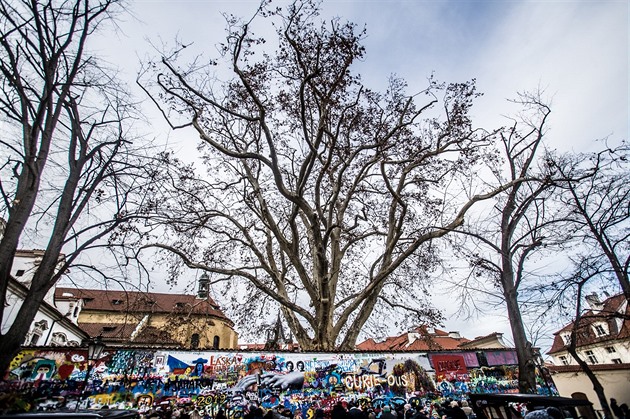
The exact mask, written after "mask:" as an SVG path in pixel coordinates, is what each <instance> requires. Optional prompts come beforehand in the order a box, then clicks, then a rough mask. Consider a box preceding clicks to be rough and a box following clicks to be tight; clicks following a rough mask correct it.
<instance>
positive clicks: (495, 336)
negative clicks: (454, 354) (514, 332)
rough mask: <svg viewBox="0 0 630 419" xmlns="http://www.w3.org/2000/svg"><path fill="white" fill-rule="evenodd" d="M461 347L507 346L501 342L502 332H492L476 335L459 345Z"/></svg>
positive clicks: (498, 347)
mask: <svg viewBox="0 0 630 419" xmlns="http://www.w3.org/2000/svg"><path fill="white" fill-rule="evenodd" d="M459 347H460V348H462V349H502V348H507V347H508V346H507V345H506V344H505V342H503V333H499V332H494V333H490V334H489V335H485V336H477V337H476V338H474V339H473V340H471V341H469V342H464V343H461V344H460V345H459Z"/></svg>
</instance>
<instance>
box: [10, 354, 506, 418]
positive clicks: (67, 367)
mask: <svg viewBox="0 0 630 419" xmlns="http://www.w3.org/2000/svg"><path fill="white" fill-rule="evenodd" d="M86 358H87V353H86V351H85V350H84V349H76V348H73V349H69V350H64V349H62V348H54V349H41V350H35V349H28V350H24V351H22V352H21V353H20V354H19V355H18V356H17V357H16V358H15V359H14V360H13V362H12V363H11V367H10V369H9V371H8V372H7V373H6V375H5V377H4V378H5V379H4V380H3V381H2V382H1V383H0V409H1V408H2V407H3V406H2V405H3V404H4V405H6V404H8V403H9V404H10V403H13V404H17V405H19V404H20V403H21V404H22V405H28V406H24V410H28V409H29V408H34V407H36V406H39V405H41V404H42V403H48V404H51V403H52V404H55V403H57V404H59V403H64V404H67V403H68V402H72V401H73V400H74V403H80V402H81V401H85V403H86V404H90V405H92V406H107V407H116V408H127V407H131V406H133V407H136V408H143V407H150V406H152V405H155V404H156V403H169V404H188V405H194V406H197V407H199V408H200V409H204V410H205V411H209V412H218V411H219V409H223V410H224V411H225V412H226V414H227V416H228V417H229V418H240V417H242V416H243V412H244V409H245V408H246V407H247V406H248V405H251V404H255V405H257V406H260V407H263V408H271V407H274V406H278V405H281V406H284V407H285V408H287V409H289V410H291V411H292V412H295V411H296V410H299V411H301V413H302V417H303V418H306V419H309V418H312V417H313V412H314V411H315V409H324V410H330V409H332V407H333V406H334V404H335V403H337V402H339V401H343V402H348V401H353V402H356V403H359V404H369V405H371V406H374V407H378V406H379V405H383V404H394V405H397V404H401V405H404V404H405V403H407V402H409V403H411V402H413V403H416V404H422V403H424V402H425V400H424V399H433V398H435V397H438V396H443V397H451V398H464V397H465V396H466V394H467V393H468V392H509V391H512V390H513V389H515V388H516V382H517V380H516V370H515V368H514V367H511V366H505V367H492V368H484V367H481V368H469V369H466V368H465V366H463V365H462V363H463V362H464V360H463V358H461V357H460V358H453V357H451V358H449V357H448V356H447V357H444V356H443V357H442V358H439V357H438V358H436V359H437V360H438V361H439V362H440V364H437V362H435V363H436V365H438V369H439V371H433V366H432V365H431V363H430V362H429V359H428V357H427V355H426V354H422V353H417V354H412V353H408V354H402V353H400V354H380V353H379V354H373V353H346V354H331V353H239V352H219V351H216V352H191V351H170V350H169V351H167V350H136V349H134V350H109V351H107V350H106V351H105V352H104V353H103V355H102V356H101V358H100V359H99V360H97V361H95V362H94V364H93V365H92V367H91V368H90V369H89V371H90V376H89V377H86V373H87V372H88V368H87V359H86ZM449 369H450V370H454V371H455V372H457V373H456V374H455V373H450V372H449ZM427 371H430V372H431V373H429V372H427ZM435 372H438V374H435ZM436 377H437V383H436ZM51 400H52V401H51Z"/></svg>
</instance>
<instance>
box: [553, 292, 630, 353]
mask: <svg viewBox="0 0 630 419" xmlns="http://www.w3.org/2000/svg"><path fill="white" fill-rule="evenodd" d="M625 301H626V299H625V296H624V295H623V294H618V295H614V296H612V297H610V298H607V299H606V300H604V301H603V302H602V303H601V304H602V309H601V310H598V311H593V310H589V311H587V312H586V314H584V316H582V317H581V318H580V322H579V325H578V326H577V329H576V332H577V333H576V336H577V342H576V347H578V348H579V347H582V346H588V345H593V344H596V343H600V342H606V341H611V340H619V339H630V304H627V305H626V308H625V311H624V312H623V313H618V310H619V309H620V308H621V307H622V305H623V304H624V302H625ZM615 313H618V314H620V315H621V316H623V317H624V319H623V322H622V324H621V327H618V325H617V321H618V320H619V319H620V317H619V316H615ZM597 322H603V323H606V324H607V325H608V331H609V333H608V334H607V335H603V336H596V335H595V331H594V330H593V327H591V326H592V325H593V324H594V323H597ZM574 323H575V322H571V323H569V324H568V325H566V326H564V327H563V328H562V329H560V330H558V331H557V332H556V333H554V336H555V337H554V340H553V345H551V349H550V350H549V352H547V353H548V354H554V353H558V352H562V351H565V350H566V348H567V345H566V344H565V343H564V340H563V339H562V335H563V334H564V333H563V332H571V331H572V330H573V325H574Z"/></svg>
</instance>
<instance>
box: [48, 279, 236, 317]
mask: <svg viewBox="0 0 630 419" xmlns="http://www.w3.org/2000/svg"><path fill="white" fill-rule="evenodd" d="M68 294H69V295H68ZM64 299H74V300H76V299H83V301H84V306H83V310H98V311H115V312H121V311H123V312H127V313H137V314H140V313H174V312H182V313H187V314H188V313H191V314H203V315H209V316H213V317H216V318H219V319H221V320H223V321H226V322H228V323H229V324H230V325H231V324H232V322H231V321H230V320H229V319H228V318H227V317H226V316H225V314H224V313H223V311H222V310H221V308H220V307H219V306H218V305H217V303H215V302H214V301H213V300H212V298H210V297H208V298H207V299H199V298H197V297H196V296H194V295H187V294H165V293H156V292H138V291H114V290H93V289H77V288H62V287H58V288H57V289H55V300H56V301H58V300H64Z"/></svg>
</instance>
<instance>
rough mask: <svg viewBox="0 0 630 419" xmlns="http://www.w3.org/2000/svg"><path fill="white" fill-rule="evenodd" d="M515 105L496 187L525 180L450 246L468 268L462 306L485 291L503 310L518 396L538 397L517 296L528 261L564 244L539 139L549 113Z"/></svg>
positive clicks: (530, 100) (536, 98) (534, 104)
mask: <svg viewBox="0 0 630 419" xmlns="http://www.w3.org/2000/svg"><path fill="white" fill-rule="evenodd" d="M519 103H521V104H522V105H523V106H524V107H525V108H527V109H528V112H527V113H526V115H525V116H523V117H519V118H518V119H515V120H514V123H513V125H512V126H511V127H509V128H507V129H505V130H504V131H502V132H501V133H500V138H501V144H502V147H503V153H502V156H503V159H504V167H503V169H501V170H497V171H496V172H495V176H496V177H497V179H498V180H499V181H500V183H507V182H514V181H515V180H517V179H527V181H526V182H520V183H518V182H516V183H514V184H513V186H511V187H510V188H508V189H507V190H506V191H505V192H504V193H502V194H500V195H497V196H496V198H495V199H494V206H493V207H492V208H491V209H488V211H487V213H485V214H484V215H482V216H480V217H479V218H478V219H477V220H475V221H474V222H469V223H467V225H466V226H465V228H463V229H461V230H460V233H461V234H462V235H463V236H460V237H464V238H465V239H463V240H462V241H459V242H458V240H456V239H455V240H454V242H455V243H457V246H456V247H457V250H458V252H459V253H460V254H463V255H464V256H465V258H466V259H467V260H468V261H469V264H470V269H471V270H470V275H468V276H467V277H466V278H465V279H464V280H463V281H462V282H460V283H458V284H457V287H458V288H459V290H460V292H461V293H462V294H461V296H462V301H463V302H467V301H475V300H476V299H477V298H476V297H477V292H478V291H479V290H484V289H487V293H488V294H490V295H493V296H494V297H495V298H496V299H498V300H499V301H501V302H502V304H504V305H505V307H506V309H507V315H508V318H509V322H510V329H511V331H512V336H513V338H514V346H515V349H516V353H517V356H518V367H519V374H518V377H519V383H518V384H519V391H520V392H522V393H536V392H537V390H536V364H535V357H536V353H535V351H534V349H533V348H532V343H531V341H530V339H528V336H527V329H526V327H525V324H524V320H523V307H524V301H523V299H522V296H519V292H520V291H521V290H522V288H523V287H524V285H523V284H524V283H526V282H527V281H531V280H532V274H531V272H530V271H528V269H527V265H528V264H530V263H531V259H532V258H533V257H534V256H535V255H536V254H537V252H540V251H541V250H543V249H545V248H546V247H547V246H550V245H557V244H561V243H563V242H564V240H565V239H566V236H565V234H566V232H565V234H563V233H562V230H561V229H559V228H557V226H556V223H558V222H559V221H560V220H561V217H559V216H558V215H559V214H558V213H557V212H556V211H554V209H553V207H552V206H550V205H549V196H550V194H551V193H553V186H554V185H553V181H552V179H553V176H552V175H553V173H552V172H551V170H550V169H551V166H549V165H548V162H547V159H546V158H545V150H544V149H543V147H544V145H543V139H544V136H545V131H546V124H547V121H548V118H549V114H550V109H549V107H548V106H547V105H546V104H544V103H543V102H542V101H541V99H540V95H530V94H527V95H521V98H520V99H519ZM488 280H489V282H488ZM484 282H485V283H487V286H486V285H484ZM519 297H520V298H519ZM486 300H487V299H486V298H484V299H482V301H486Z"/></svg>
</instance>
